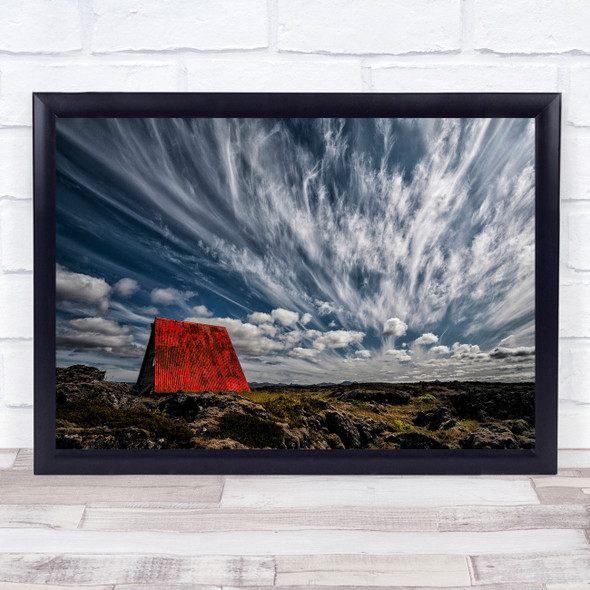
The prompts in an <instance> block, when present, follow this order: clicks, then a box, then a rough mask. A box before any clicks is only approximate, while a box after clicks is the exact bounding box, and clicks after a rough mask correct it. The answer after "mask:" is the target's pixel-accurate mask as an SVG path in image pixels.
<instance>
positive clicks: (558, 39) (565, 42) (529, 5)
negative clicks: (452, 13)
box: [473, 0, 590, 54]
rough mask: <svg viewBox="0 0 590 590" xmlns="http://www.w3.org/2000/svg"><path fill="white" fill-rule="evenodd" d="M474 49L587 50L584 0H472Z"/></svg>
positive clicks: (588, 13)
mask: <svg viewBox="0 0 590 590" xmlns="http://www.w3.org/2000/svg"><path fill="white" fill-rule="evenodd" d="M473 17H474V24H473V39H474V48H475V49H478V50H485V51H493V52H496V53H522V54H536V53H568V52H574V51H575V52H584V53H590V36H589V35H588V20H589V19H590V3H588V2H587V0H567V2H564V1H563V0H543V2H538V1H537V0H517V1H516V2H515V1H514V0H496V1H495V2H490V1H489V0H475V4H474V9H473Z"/></svg>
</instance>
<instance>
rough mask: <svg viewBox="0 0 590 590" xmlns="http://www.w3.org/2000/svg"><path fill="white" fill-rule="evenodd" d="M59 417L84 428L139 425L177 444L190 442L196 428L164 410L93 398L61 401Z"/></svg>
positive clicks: (154, 434) (158, 436)
mask: <svg viewBox="0 0 590 590" xmlns="http://www.w3.org/2000/svg"><path fill="white" fill-rule="evenodd" d="M57 419H58V420H66V421H67V422H73V423H74V424H76V426H79V427H81V428H92V427H97V426H102V427H105V428H129V427H131V426H135V427H137V428H142V429H144V430H147V431H148V432H150V433H152V435H153V436H154V437H155V438H168V439H170V440H171V441H174V442H176V443H188V442H189V441H190V439H191V438H192V436H193V431H192V430H191V429H190V428H189V427H188V426H187V425H186V423H184V422H178V421H174V420H172V419H170V418H168V417H166V416H165V415H163V414H162V413H155V412H148V411H145V410H134V409H120V408H115V407H113V406H112V405H111V404H108V403H105V402H99V401H93V400H83V401H71V402H69V403H65V404H58V406H57Z"/></svg>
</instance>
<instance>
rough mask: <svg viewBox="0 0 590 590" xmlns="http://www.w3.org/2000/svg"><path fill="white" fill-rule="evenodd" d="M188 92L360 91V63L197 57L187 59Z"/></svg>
mask: <svg viewBox="0 0 590 590" xmlns="http://www.w3.org/2000/svg"><path fill="white" fill-rule="evenodd" d="M186 69H187V77H188V90H189V91H207V90H208V91H217V92H230V91H235V92H256V91H264V92H326V91H334V92H337V91H347V92H360V91H361V90H362V79H361V66H360V62H356V61H346V62H341V61H337V62H331V61H330V60H315V59H314V60H307V59H305V60H297V61H294V60H290V61H285V60H280V59H277V60H272V61H262V60H251V59H248V60H237V59H233V60H232V59H219V60H215V61H212V60H210V59H199V60H192V61H189V62H187V64H186Z"/></svg>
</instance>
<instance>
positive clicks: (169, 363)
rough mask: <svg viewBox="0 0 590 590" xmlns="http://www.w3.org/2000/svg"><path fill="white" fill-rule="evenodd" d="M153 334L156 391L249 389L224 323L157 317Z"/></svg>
mask: <svg viewBox="0 0 590 590" xmlns="http://www.w3.org/2000/svg"><path fill="white" fill-rule="evenodd" d="M154 334H155V353H156V354H155V367H154V369H155V380H154V391H155V392H156V393H173V392H176V391H179V390H180V391H230V390H233V391H250V387H249V386H248V382H247V381H246V377H245V376H244V372H243V371H242V366H241V365H240V361H239V360H238V356H237V354H236V351H235V350H234V347H233V344H232V342H231V339H230V337H229V334H228V333H227V330H226V329H225V328H224V327H222V326H210V325H208V324H196V323H192V322H179V321H177V320H168V319H164V318H156V319H155V321H154Z"/></svg>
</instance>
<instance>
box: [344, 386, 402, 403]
mask: <svg viewBox="0 0 590 590" xmlns="http://www.w3.org/2000/svg"><path fill="white" fill-rule="evenodd" d="M336 397H337V398H338V399H339V400H340V401H343V402H375V403H378V404H387V405H392V406H401V405H405V404H409V403H410V401H411V399H412V397H411V396H410V394H409V393H405V392H403V391H379V390H376V391H374V390H369V389H351V390H345V391H343V392H341V393H338V394H336Z"/></svg>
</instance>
